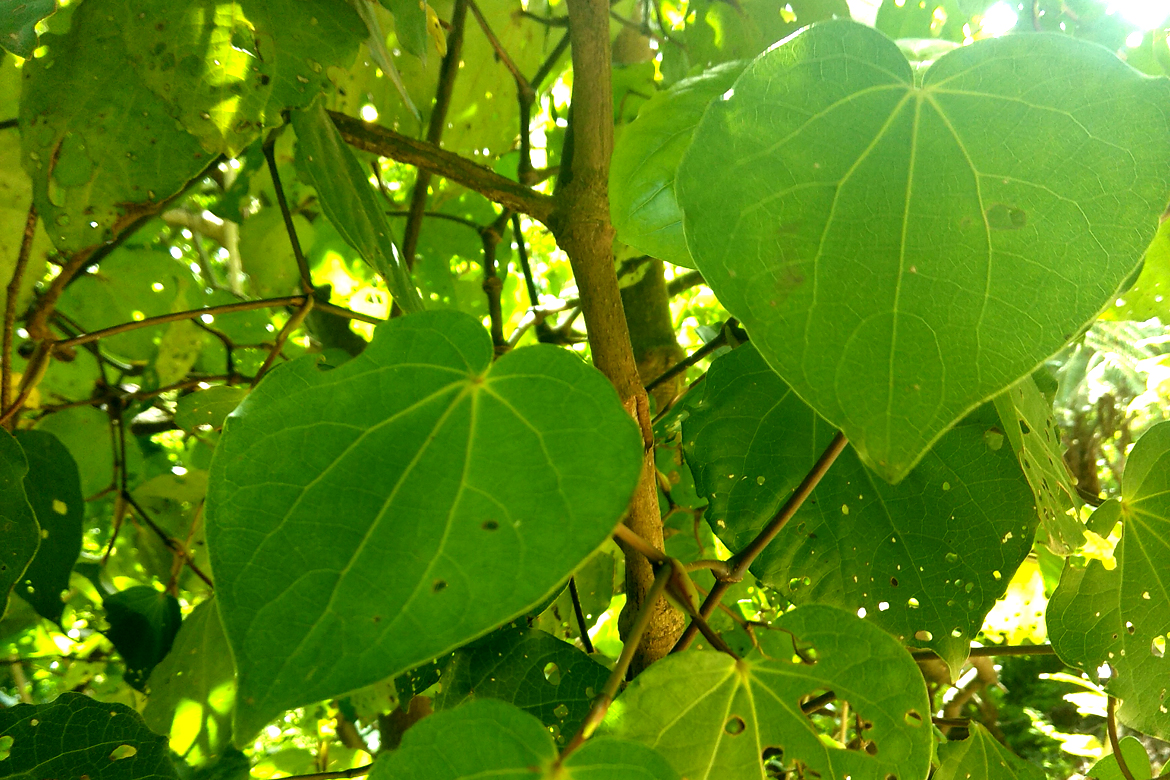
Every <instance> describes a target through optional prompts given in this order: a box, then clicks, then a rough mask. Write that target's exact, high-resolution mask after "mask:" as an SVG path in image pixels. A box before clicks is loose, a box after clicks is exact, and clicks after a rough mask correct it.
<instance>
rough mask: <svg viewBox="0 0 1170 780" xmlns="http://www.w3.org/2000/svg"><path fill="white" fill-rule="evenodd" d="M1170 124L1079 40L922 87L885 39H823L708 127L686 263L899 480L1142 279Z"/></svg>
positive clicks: (794, 43)
mask: <svg viewBox="0 0 1170 780" xmlns="http://www.w3.org/2000/svg"><path fill="white" fill-rule="evenodd" d="M1119 116H1124V117H1125V121H1118V117H1119ZM1168 117H1170V80H1166V79H1152V78H1147V77H1145V76H1143V75H1141V74H1140V73H1138V72H1137V71H1135V70H1133V69H1131V68H1130V67H1129V66H1127V65H1126V64H1125V63H1123V62H1121V61H1120V60H1118V59H1117V58H1116V57H1115V56H1114V55H1113V54H1112V53H1110V52H1109V51H1107V50H1105V49H1103V48H1101V47H1100V46H1096V45H1094V44H1090V43H1086V42H1084V41H1080V40H1077V39H1074V38H1072V37H1070V36H1062V35H1048V34H1036V35H1012V36H1006V37H1003V38H996V39H992V40H983V41H979V42H976V43H975V44H973V45H971V46H965V47H962V48H959V49H956V50H954V51H952V52H950V53H948V54H946V55H944V56H942V57H940V58H939V59H938V60H937V61H936V62H935V63H934V64H933V65H932V66H930V68H929V69H927V70H926V71H924V72H922V71H919V72H915V71H913V70H912V69H911V66H910V64H909V63H908V62H907V60H906V58H905V57H904V56H903V55H902V53H901V52H900V51H899V50H898V47H897V46H896V45H895V44H894V43H893V41H891V40H889V39H888V38H886V37H885V36H884V35H882V34H881V33H879V32H877V31H876V30H873V29H871V28H868V27H865V26H863V25H860V24H856V23H853V22H848V21H834V22H826V23H824V24H819V25H814V26H812V27H811V28H809V29H807V30H805V31H804V32H802V33H800V34H798V35H796V36H794V37H793V38H791V39H790V40H788V41H787V42H786V43H785V44H783V45H781V46H777V47H775V48H773V49H771V50H769V51H768V52H767V53H765V54H763V55H762V56H760V57H759V58H758V59H756V60H755V62H753V63H752V65H751V66H749V67H748V69H747V70H746V71H745V72H744V74H743V75H742V76H740V78H739V79H738V80H737V81H736V82H735V85H734V87H733V89H732V90H730V91H729V92H727V93H725V94H724V96H723V98H722V99H720V100H716V101H715V102H714V103H712V104H711V106H710V107H709V108H708V110H707V113H706V115H705V116H704V118H703V121H702V122H701V123H700V125H699V128H698V129H697V130H696V131H695V138H694V142H693V144H692V145H691V148H690V150H689V151H688V152H687V155H686V156H685V158H684V159H683V163H682V166H681V167H680V169H679V173H678V181H677V187H678V196H679V202H680V204H681V205H682V208H683V213H684V230H685V234H686V240H687V246H688V248H689V250H690V253H691V257H692V258H693V259H694V261H695V264H696V265H697V266H698V268H699V270H700V271H702V272H703V276H704V278H705V279H706V280H707V282H708V283H709V284H710V285H711V288H712V289H713V290H714V291H715V293H716V295H718V296H719V300H720V302H721V303H722V304H723V305H724V306H726V307H727V309H728V311H730V312H731V313H732V314H734V315H735V316H736V317H738V318H739V319H740V320H741V321H742V322H743V323H744V325H745V326H746V327H747V329H748V330H749V331H750V332H751V334H752V341H753V343H754V344H755V345H756V346H757V347H758V348H759V350H760V352H761V353H762V354H763V355H764V357H765V359H767V361H768V363H769V364H770V365H772V367H773V368H775V369H776V370H777V372H779V373H780V375H781V376H783V377H784V379H785V380H786V381H787V382H788V383H789V384H790V385H791V386H792V388H793V390H795V391H796V393H797V394H798V395H799V396H800V397H801V398H803V399H805V401H807V402H808V403H809V404H810V405H811V406H812V407H813V408H814V409H816V410H817V412H818V413H820V414H821V415H822V416H824V417H825V418H826V419H827V420H829V421H830V422H831V423H833V424H834V425H836V426H837V427H839V428H841V429H842V430H844V431H845V433H846V434H847V435H848V436H849V440H850V441H851V442H852V443H853V445H854V447H855V448H856V449H857V452H858V454H859V455H860V456H861V458H862V460H863V461H865V462H866V463H867V464H868V465H870V466H871V467H872V468H874V469H875V470H877V471H878V472H879V473H880V474H881V475H882V476H883V477H884V478H886V479H887V480H889V481H891V482H896V481H897V480H899V479H901V478H902V477H904V476H905V475H906V474H908V473H909V471H910V469H911V468H913V466H914V464H915V463H917V461H918V460H919V458H921V457H922V455H923V454H924V453H925V452H926V451H927V449H929V448H930V446H931V444H933V443H934V442H935V441H936V440H937V439H938V437H939V436H940V435H942V433H943V431H945V430H946V429H947V428H949V427H950V426H951V425H953V424H954V423H955V422H956V421H957V420H959V419H960V418H961V417H962V416H963V415H964V414H966V413H967V412H968V411H970V410H971V409H973V408H974V407H975V406H976V405H978V404H979V403H981V402H983V401H985V400H987V399H989V398H991V397H992V396H994V395H996V394H998V393H999V392H1001V391H1002V390H1004V389H1005V388H1007V387H1008V386H1009V385H1011V384H1012V383H1014V382H1015V381H1016V380H1018V379H1020V378H1021V377H1022V376H1024V375H1025V374H1027V373H1029V372H1030V371H1031V370H1032V369H1033V368H1034V367H1035V366H1036V365H1037V364H1038V363H1040V361H1041V360H1043V359H1044V358H1045V357H1047V356H1048V355H1050V354H1052V353H1054V352H1055V351H1057V350H1058V349H1059V348H1060V347H1061V345H1063V344H1064V343H1065V342H1067V341H1068V340H1069V339H1070V338H1072V337H1073V336H1074V335H1075V334H1076V333H1077V331H1078V330H1079V329H1080V328H1082V327H1083V326H1084V324H1085V323H1087V322H1089V321H1090V320H1091V319H1092V318H1093V317H1094V315H1095V314H1096V313H1097V311H1098V310H1100V309H1101V308H1102V307H1103V306H1104V305H1106V304H1107V303H1108V302H1109V301H1111V300H1112V298H1113V297H1114V295H1115V293H1116V291H1117V290H1118V288H1119V287H1120V286H1121V285H1122V283H1123V282H1125V280H1126V279H1127V277H1129V276H1130V274H1131V273H1132V272H1133V271H1134V269H1135V267H1136V265H1137V263H1138V259H1139V257H1140V256H1141V253H1142V252H1143V250H1144V249H1145V247H1146V245H1147V244H1148V243H1149V241H1150V238H1151V237H1152V236H1153V234H1154V231H1155V228H1156V227H1157V218H1158V216H1159V215H1160V214H1161V213H1162V211H1163V210H1164V208H1165V206H1166V195H1167V192H1170V168H1168V167H1167V166H1166V164H1165V159H1166V154H1167V151H1168V150H1170V118H1168ZM1041 313H1042V314H1041Z"/></svg>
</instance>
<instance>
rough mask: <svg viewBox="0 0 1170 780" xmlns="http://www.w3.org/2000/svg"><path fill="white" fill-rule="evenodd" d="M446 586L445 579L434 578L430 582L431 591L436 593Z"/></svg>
mask: <svg viewBox="0 0 1170 780" xmlns="http://www.w3.org/2000/svg"><path fill="white" fill-rule="evenodd" d="M446 587H447V582H446V580H435V581H434V582H432V583H431V593H438V592H439V591H441V590H443V589H444V588H446Z"/></svg>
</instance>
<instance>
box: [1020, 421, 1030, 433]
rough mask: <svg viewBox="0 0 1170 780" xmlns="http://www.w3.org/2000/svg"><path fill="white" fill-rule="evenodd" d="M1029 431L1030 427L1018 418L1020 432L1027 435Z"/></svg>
mask: <svg viewBox="0 0 1170 780" xmlns="http://www.w3.org/2000/svg"><path fill="white" fill-rule="evenodd" d="M1031 432H1032V429H1031V428H1029V427H1028V423H1026V422H1024V421H1023V420H1020V433H1022V434H1024V435H1025V436H1027V435H1028V434H1029V433H1031Z"/></svg>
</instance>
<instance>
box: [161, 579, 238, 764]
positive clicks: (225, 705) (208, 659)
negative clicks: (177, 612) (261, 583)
mask: <svg viewBox="0 0 1170 780" xmlns="http://www.w3.org/2000/svg"><path fill="white" fill-rule="evenodd" d="M235 676H236V670H235V665H234V664H233V663H232V654H231V649H230V648H229V647H228V643H227V639H226V638H225V637H224V634H223V626H222V625H220V622H219V612H218V611H217V609H216V604H215V600H214V599H211V600H208V601H205V602H203V603H202V604H200V605H199V606H197V607H196V608H195V609H194V611H193V612H191V614H190V615H188V616H187V619H186V620H184V621H183V625H182V627H181V628H180V629H179V633H178V634H177V635H176V636H175V642H174V645H173V646H172V648H171V652H170V653H168V654H167V656H166V657H165V658H163V659H162V661H160V662H159V664H158V666H156V667H155V671H154V673H153V674H152V675H151V680H150V698H149V699H148V700H147V702H146V709H144V710H143V711H142V719H143V720H144V721H145V722H146V725H147V726H149V727H150V728H151V729H153V730H154V731H156V732H158V733H159V734H168V735H170V747H171V750H173V751H175V753H177V754H178V755H180V756H182V758H183V760H184V761H185V762H186V763H187V764H188V765H189V766H202V765H204V764H207V763H210V762H212V761H214V760H216V759H218V758H219V757H220V756H221V755H222V753H223V751H224V750H225V749H226V748H228V747H229V746H230V744H231V713H232V706H233V705H234V703H235V695H236V683H235Z"/></svg>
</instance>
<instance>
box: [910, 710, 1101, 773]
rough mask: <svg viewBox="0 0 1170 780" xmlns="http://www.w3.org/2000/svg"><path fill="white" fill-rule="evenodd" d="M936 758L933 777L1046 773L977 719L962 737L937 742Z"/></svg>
mask: <svg viewBox="0 0 1170 780" xmlns="http://www.w3.org/2000/svg"><path fill="white" fill-rule="evenodd" d="M938 757H939V768H938V771H937V772H935V773H934V775H933V780H1044V778H1045V777H1046V776H1047V775H1045V774H1044V770H1042V769H1041V768H1040V767H1038V766H1035V765H1034V764H1029V763H1028V762H1027V761H1025V760H1023V759H1022V758H1020V757H1019V756H1017V755H1016V754H1014V753H1012V752H1011V751H1010V750H1008V749H1007V748H1006V747H1004V746H1003V745H1001V744H1000V743H999V740H997V739H996V738H995V737H993V736H991V734H990V733H989V732H988V731H987V729H986V728H984V727H983V725H982V724H980V723H978V722H973V723H972V724H971V727H970V730H969V735H968V737H967V738H966V739H964V740H962V741H955V742H946V743H943V744H942V745H940V746H939V749H938ZM1092 776H1093V777H1096V775H1092Z"/></svg>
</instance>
